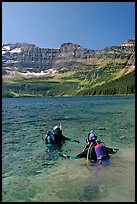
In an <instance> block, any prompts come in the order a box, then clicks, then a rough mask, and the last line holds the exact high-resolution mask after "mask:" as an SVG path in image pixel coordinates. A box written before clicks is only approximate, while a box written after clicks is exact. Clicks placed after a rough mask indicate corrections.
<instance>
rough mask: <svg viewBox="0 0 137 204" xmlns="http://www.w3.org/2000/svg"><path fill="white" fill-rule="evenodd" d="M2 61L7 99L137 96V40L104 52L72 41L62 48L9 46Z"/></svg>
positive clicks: (20, 44)
mask: <svg viewBox="0 0 137 204" xmlns="http://www.w3.org/2000/svg"><path fill="white" fill-rule="evenodd" d="M2 59H3V65H2V80H3V96H13V97H16V96H24V95H26V94H27V95H28V96H32V95H33V96H34V95H36V96H60V95H61V96H64V95H80V94H81V95H90V94H91V95H96V94H97V95H100V94H112V95H113V94H133V93H135V74H134V73H135V40H134V39H129V40H127V41H125V42H123V43H122V44H120V45H117V46H108V47H105V48H104V49H101V50H89V49H86V48H82V47H81V46H80V45H77V44H73V43H70V42H68V43H63V44H62V45H61V46H60V48H58V49H57V48H55V49H50V48H39V47H37V46H36V45H34V44H27V43H16V44H6V45H3V47H2ZM117 80H118V81H117ZM115 82H118V84H119V86H121V87H122V88H121V89H119V87H118V86H117V83H115ZM123 84H124V86H123ZM111 86H112V87H113V88H112V87H111Z"/></svg>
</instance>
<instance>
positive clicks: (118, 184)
mask: <svg viewBox="0 0 137 204" xmlns="http://www.w3.org/2000/svg"><path fill="white" fill-rule="evenodd" d="M60 122H62V128H63V134H64V135H65V136H67V137H69V138H73V139H76V140H79V141H80V143H74V142H70V141H66V142H65V144H64V145H63V147H61V148H60V149H59V150H57V151H54V152H51V153H49V154H48V153H47V151H46V145H45V144H44V143H43V141H42V135H43V132H45V131H46V130H52V128H53V127H54V126H55V125H59V124H60ZM90 129H94V131H95V133H96V135H97V136H98V138H99V139H101V140H102V141H104V142H105V144H106V146H109V147H114V148H119V151H118V152H117V153H116V154H114V155H111V158H110V161H111V163H110V164H109V165H107V166H104V167H102V166H94V167H93V166H90V165H87V161H86V159H85V158H81V159H77V160H74V159H70V160H69V159H64V158H63V157H61V156H60V153H61V154H67V155H76V154H78V153H80V152H81V151H82V149H83V145H85V144H86V142H85V139H86V137H87V134H88V132H89V130H90ZM2 201H3V202H6V201H7V202H50V201H55V202H67V201H68V202H127V201H128V202H134V201H135V97H134V96H85V97H49V98H48V97H47V98H31V97H30V98H29V97H26V98H3V99H2Z"/></svg>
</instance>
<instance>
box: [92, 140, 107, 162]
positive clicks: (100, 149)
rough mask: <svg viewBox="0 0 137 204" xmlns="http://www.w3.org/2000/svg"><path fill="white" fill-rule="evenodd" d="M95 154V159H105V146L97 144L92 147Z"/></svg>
mask: <svg viewBox="0 0 137 204" xmlns="http://www.w3.org/2000/svg"><path fill="white" fill-rule="evenodd" d="M94 149H95V153H96V155H97V159H103V158H107V151H106V148H105V146H104V145H103V144H102V143H97V144H96V145H95V146H94Z"/></svg>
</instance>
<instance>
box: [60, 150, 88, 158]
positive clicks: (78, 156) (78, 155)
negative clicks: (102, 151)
mask: <svg viewBox="0 0 137 204" xmlns="http://www.w3.org/2000/svg"><path fill="white" fill-rule="evenodd" d="M87 152H88V149H85V150H84V151H82V152H81V153H79V154H77V155H76V156H66V155H64V157H65V158H67V159H80V158H83V157H84V158H86V156H87Z"/></svg>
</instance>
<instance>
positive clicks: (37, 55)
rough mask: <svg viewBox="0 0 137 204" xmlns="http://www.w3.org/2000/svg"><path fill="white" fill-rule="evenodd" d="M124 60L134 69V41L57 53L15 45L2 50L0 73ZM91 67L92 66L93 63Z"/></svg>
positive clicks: (64, 46)
mask: <svg viewBox="0 0 137 204" xmlns="http://www.w3.org/2000/svg"><path fill="white" fill-rule="evenodd" d="M90 58H93V59H96V60H99V59H102V60H103V59H126V60H127V65H130V66H132V65H135V40H133V39H132V40H128V41H126V42H124V43H123V44H121V45H117V46H110V47H106V48H105V49H102V50H88V49H86V48H82V47H81V46H80V45H76V44H72V43H64V44H62V45H61V47H60V48H59V49H49V48H39V47H37V46H36V45H33V44H27V43H16V44H5V45H3V46H2V60H3V68H4V69H6V68H7V69H10V70H12V69H17V70H18V71H21V72H26V71H33V72H41V71H45V70H48V69H51V68H55V69H59V68H64V67H70V68H71V67H74V66H75V65H77V66H78V65H79V63H87V59H90ZM94 63H95V62H94Z"/></svg>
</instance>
